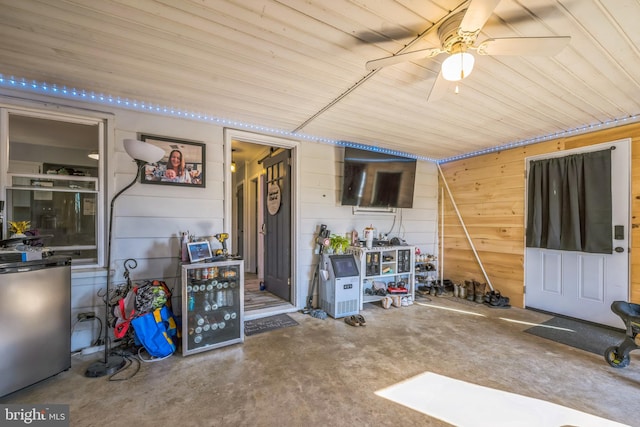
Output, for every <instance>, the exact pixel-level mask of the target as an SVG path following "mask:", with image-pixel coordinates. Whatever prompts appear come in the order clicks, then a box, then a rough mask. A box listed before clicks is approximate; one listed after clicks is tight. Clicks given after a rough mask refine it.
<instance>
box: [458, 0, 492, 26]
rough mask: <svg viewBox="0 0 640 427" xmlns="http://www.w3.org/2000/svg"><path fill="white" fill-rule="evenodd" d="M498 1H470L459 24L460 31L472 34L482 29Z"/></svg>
mask: <svg viewBox="0 0 640 427" xmlns="http://www.w3.org/2000/svg"><path fill="white" fill-rule="evenodd" d="M498 3H500V0H471V3H469V7H468V8H467V11H466V12H465V14H464V18H462V22H461V23H460V31H463V32H466V33H473V32H476V31H479V30H481V29H482V27H484V24H485V23H486V22H487V20H489V17H490V16H491V14H492V13H493V10H494V9H495V8H496V6H498Z"/></svg>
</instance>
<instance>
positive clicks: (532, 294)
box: [525, 140, 630, 328]
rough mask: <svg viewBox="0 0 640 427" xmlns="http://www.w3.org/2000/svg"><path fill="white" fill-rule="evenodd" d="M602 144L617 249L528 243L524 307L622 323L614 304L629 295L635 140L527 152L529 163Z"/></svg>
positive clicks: (588, 149) (596, 321)
mask: <svg viewBox="0 0 640 427" xmlns="http://www.w3.org/2000/svg"><path fill="white" fill-rule="evenodd" d="M598 150H611V221H612V224H611V227H612V229H613V236H612V237H613V240H612V246H613V247H614V248H615V249H614V250H613V251H612V253H588V252H580V251H571V250H569V251H567V250H559V249H542V248H537V247H535V248H534V247H528V248H526V250H525V284H526V293H525V307H527V308H535V309H540V310H543V311H547V312H551V313H557V314H561V315H565V316H569V317H574V318H578V319H582V320H587V321H591V322H595V323H600V324H604V325H608V326H613V327H618V328H619V327H620V319H619V317H618V316H617V315H615V314H614V313H613V312H611V308H610V307H611V303H612V302H613V301H616V300H624V301H626V300H628V296H629V252H628V248H629V223H630V221H629V198H630V187H629V186H630V184H629V181H630V179H629V177H630V174H629V170H630V166H629V159H630V141H629V140H622V141H615V142H611V143H606V144H598V145H597V146H590V147H585V148H582V149H579V150H571V151H564V152H562V153H559V154H558V155H556V156H551V155H546V156H536V157H535V158H528V159H527V169H528V168H529V167H528V166H529V164H530V162H531V161H533V160H542V159H546V158H551V157H561V156H567V155H570V154H582V153H587V152H595V151H598ZM527 199H528V197H527ZM529 209H530V207H529V206H527V210H529Z"/></svg>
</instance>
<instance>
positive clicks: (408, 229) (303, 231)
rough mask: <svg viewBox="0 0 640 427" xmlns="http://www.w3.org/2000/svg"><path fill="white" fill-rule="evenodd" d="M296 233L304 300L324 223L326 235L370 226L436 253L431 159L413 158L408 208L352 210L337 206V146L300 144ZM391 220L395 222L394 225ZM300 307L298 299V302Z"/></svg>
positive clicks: (300, 289) (434, 184) (340, 158)
mask: <svg viewBox="0 0 640 427" xmlns="http://www.w3.org/2000/svg"><path fill="white" fill-rule="evenodd" d="M299 158H300V163H301V165H300V183H299V186H298V190H299V194H298V197H299V198H298V200H299V203H300V216H301V218H300V236H299V241H298V243H299V244H298V251H299V252H298V277H297V279H298V283H297V286H298V287H297V289H298V292H299V295H301V296H302V299H301V300H299V301H306V298H307V296H308V294H309V283H310V281H311V277H312V274H313V270H314V267H315V262H317V259H316V258H317V257H314V256H313V251H314V248H315V242H314V239H315V237H316V235H315V233H316V232H317V231H318V229H319V226H320V224H326V225H327V228H328V229H329V230H331V233H332V234H345V233H348V232H351V231H352V230H356V231H357V232H358V233H359V234H360V236H361V237H362V235H363V230H364V228H365V227H367V226H369V225H373V226H374V227H375V228H376V229H377V230H378V232H383V233H387V232H389V231H391V233H390V234H389V236H391V237H393V236H397V237H401V238H404V239H405V240H406V241H407V243H408V244H410V245H415V246H417V247H418V248H420V250H421V251H422V252H423V253H424V252H426V253H432V254H437V213H438V194H437V188H438V170H437V167H436V165H435V164H434V163H431V162H423V161H419V162H418V165H417V167H416V187H415V194H414V202H413V208H411V209H398V210H397V212H396V214H395V215H391V214H355V215H354V214H353V210H352V207H351V206H341V205H340V197H341V194H340V192H341V182H342V164H343V149H342V148H339V147H334V146H330V145H326V144H319V143H309V142H304V143H302V144H301V146H300V156H299ZM394 218H395V224H394ZM302 305H303V306H304V303H302Z"/></svg>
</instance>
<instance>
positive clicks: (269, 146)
mask: <svg viewBox="0 0 640 427" xmlns="http://www.w3.org/2000/svg"><path fill="white" fill-rule="evenodd" d="M225 140H226V142H227V146H228V147H229V148H230V149H229V150H228V154H230V156H229V159H228V161H229V164H231V163H233V164H235V172H233V173H231V180H230V183H231V185H230V187H231V189H232V193H231V191H230V192H229V193H227V194H230V195H231V196H232V203H231V212H230V213H229V214H230V215H228V216H226V217H227V218H231V219H232V224H230V228H229V229H230V230H231V234H232V236H233V237H232V241H233V244H234V247H235V249H234V250H233V253H237V254H238V255H240V256H241V257H242V259H243V260H244V266H245V295H244V296H245V304H244V305H245V313H246V315H245V317H246V318H247V319H251V318H257V317H264V316H266V315H271V314H277V313H280V312H287V311H293V310H295V307H296V306H297V301H296V295H297V294H298V292H296V283H295V279H294V278H295V255H294V254H295V251H294V250H293V248H294V247H295V240H296V239H295V232H296V231H295V230H296V228H297V227H296V207H295V203H294V198H295V197H294V196H295V191H294V189H295V179H293V178H294V174H293V173H291V171H292V170H294V169H295V165H294V162H295V151H296V150H295V148H296V144H295V143H294V142H292V141H288V140H285V141H282V140H279V139H276V138H270V137H264V136H260V135H251V134H246V133H244V132H240V131H229V133H228V135H227V136H226V138H225ZM282 155H284V156H286V157H288V158H290V160H287V161H286V162H277V161H276V163H275V165H274V162H273V159H276V158H278V157H279V156H282ZM274 171H276V172H277V177H279V178H282V176H281V174H282V173H283V172H284V171H289V172H288V173H286V176H287V178H288V179H289V180H290V186H289V187H287V189H286V191H281V192H280V197H281V200H280V203H279V207H278V209H277V213H278V214H280V215H276V216H274V217H272V216H271V215H270V214H269V211H268V208H267V198H268V197H269V195H268V194H267V193H268V192H267V189H268V188H269V181H271V184H272V186H271V188H272V189H273V184H277V186H278V188H279V189H283V190H285V188H284V187H282V182H281V181H280V180H275V181H274V180H273V173H274ZM269 175H272V177H271V178H269ZM276 181H277V182H276ZM271 204H272V205H273V202H272V203H271ZM272 209H273V206H272ZM282 214H286V215H285V216H284V217H283V218H280V220H279V221H278V222H277V226H276V225H274V224H273V222H272V219H273V218H276V217H282ZM276 236H277V237H278V239H275V237H276ZM282 238H284V239H285V240H284V241H282V240H281V239H282ZM274 242H275V243H274ZM274 246H275V247H278V248H281V247H283V246H284V247H287V248H289V250H287V251H279V250H278V251H275V250H272V249H273V247H274ZM274 261H276V265H277V267H278V268H277V269H276V270H275V272H276V274H275V275H274V268H273V266H274ZM282 261H287V263H285V264H286V265H282ZM283 283H284V284H285V285H286V287H285V288H283V286H282V285H283ZM285 291H286V292H285Z"/></svg>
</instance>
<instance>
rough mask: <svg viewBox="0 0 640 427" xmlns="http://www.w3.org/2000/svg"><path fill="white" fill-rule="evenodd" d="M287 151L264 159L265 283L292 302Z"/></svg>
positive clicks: (289, 190) (289, 186) (289, 182)
mask: <svg viewBox="0 0 640 427" xmlns="http://www.w3.org/2000/svg"><path fill="white" fill-rule="evenodd" d="M289 159H290V150H284V151H283V152H281V153H279V154H276V155H274V156H272V157H269V158H267V159H265V160H264V162H263V164H264V167H265V170H266V175H265V178H266V183H265V191H264V227H263V232H264V284H265V287H266V289H267V290H268V291H269V292H271V293H273V294H275V295H277V296H279V297H280V298H283V299H285V300H287V301H291V180H290V170H291V166H290V162H289Z"/></svg>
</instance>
